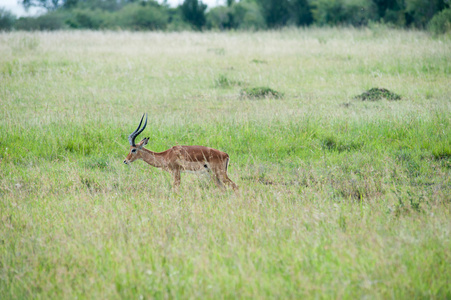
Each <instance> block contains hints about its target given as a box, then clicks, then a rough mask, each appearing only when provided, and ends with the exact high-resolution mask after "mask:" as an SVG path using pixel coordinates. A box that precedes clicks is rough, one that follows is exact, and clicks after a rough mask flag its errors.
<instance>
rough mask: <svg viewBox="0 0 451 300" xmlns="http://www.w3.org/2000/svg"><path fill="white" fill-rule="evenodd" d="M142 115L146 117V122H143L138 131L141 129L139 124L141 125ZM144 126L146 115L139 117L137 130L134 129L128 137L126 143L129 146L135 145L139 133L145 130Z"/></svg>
mask: <svg viewBox="0 0 451 300" xmlns="http://www.w3.org/2000/svg"><path fill="white" fill-rule="evenodd" d="M144 115H146V121H145V122H144V126H143V128H141V130H139V128H140V127H141V124H142V122H143V119H144ZM146 126H147V114H143V116H142V117H141V121H140V122H139V125H138V128H136V130H135V131H133V132H132V133H131V134H130V135H129V136H128V142H129V143H130V146H136V145H135V138H136V137H137V136H138V135H139V134H140V133H141V132H143V130H144V129H145V128H146Z"/></svg>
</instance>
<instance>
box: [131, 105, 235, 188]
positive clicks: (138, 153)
mask: <svg viewBox="0 0 451 300" xmlns="http://www.w3.org/2000/svg"><path fill="white" fill-rule="evenodd" d="M143 119H144V114H143V116H142V118H141V121H140V122H139V125H138V128H136V130H135V131H133V132H132V133H131V134H130V135H129V137H128V141H129V143H130V152H129V153H128V155H127V157H126V158H125V160H124V163H125V164H130V163H132V162H134V161H135V160H137V159H142V160H144V161H145V162H146V163H148V164H149V165H151V166H154V167H157V168H161V169H163V170H165V171H167V172H169V173H171V174H172V177H173V178H174V185H173V187H174V189H178V187H179V186H180V173H181V172H192V173H209V174H212V175H213V177H214V179H215V180H214V182H215V184H216V185H217V186H218V187H221V188H223V187H224V184H226V185H228V186H231V187H232V188H233V189H234V190H235V191H236V190H237V189H238V186H237V185H236V184H235V183H234V182H233V181H232V180H230V178H229V177H228V176H227V167H228V165H229V155H228V154H227V153H225V152H222V151H219V150H217V149H213V148H209V147H204V146H174V147H172V148H170V149H168V150H166V151H163V152H153V151H150V150H148V149H146V148H144V146H146V145H147V143H148V142H149V138H144V139H142V140H141V141H140V142H139V143H138V144H135V138H136V137H137V136H138V135H139V134H140V133H141V132H143V130H144V129H145V128H146V125H147V114H146V121H145V122H144V126H143V127H142V128H141V124H142V122H143ZM140 128H141V129H140Z"/></svg>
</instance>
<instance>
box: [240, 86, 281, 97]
mask: <svg viewBox="0 0 451 300" xmlns="http://www.w3.org/2000/svg"><path fill="white" fill-rule="evenodd" d="M240 95H241V97H243V98H282V97H283V94H282V93H280V92H278V91H275V90H273V89H271V88H269V87H253V88H244V89H242V90H241V92H240Z"/></svg>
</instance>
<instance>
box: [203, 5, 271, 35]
mask: <svg viewBox="0 0 451 300" xmlns="http://www.w3.org/2000/svg"><path fill="white" fill-rule="evenodd" d="M207 27H208V28H210V29H220V30H226V29H263V28H265V27H266V26H265V20H264V18H263V15H262V12H261V10H260V7H259V6H258V5H257V3H255V2H252V1H240V2H235V3H232V4H231V5H230V6H227V7H225V6H217V7H214V8H212V9H211V10H210V11H209V12H208V13H207Z"/></svg>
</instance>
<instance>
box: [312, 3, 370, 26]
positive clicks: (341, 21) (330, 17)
mask: <svg viewBox="0 0 451 300" xmlns="http://www.w3.org/2000/svg"><path fill="white" fill-rule="evenodd" d="M311 5H312V14H313V18H314V21H315V23H316V24H317V25H330V26H335V25H353V26H362V25H366V24H367V23H368V21H370V20H376V19H377V7H376V6H375V4H374V3H373V2H372V1H371V0H311Z"/></svg>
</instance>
